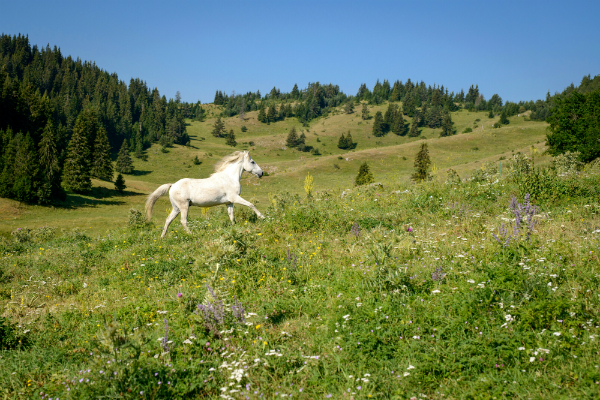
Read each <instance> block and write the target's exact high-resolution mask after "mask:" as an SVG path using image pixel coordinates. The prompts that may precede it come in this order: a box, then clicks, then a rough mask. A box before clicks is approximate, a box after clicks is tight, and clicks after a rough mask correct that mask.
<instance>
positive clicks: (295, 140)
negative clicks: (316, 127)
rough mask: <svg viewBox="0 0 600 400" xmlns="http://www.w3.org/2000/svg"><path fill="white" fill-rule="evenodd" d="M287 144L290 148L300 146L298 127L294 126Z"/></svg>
mask: <svg viewBox="0 0 600 400" xmlns="http://www.w3.org/2000/svg"><path fill="white" fill-rule="evenodd" d="M285 144H286V146H287V147H289V148H294V147H296V146H298V133H297V132H296V127H294V126H292V129H291V130H290V133H288V136H287V139H286V141H285Z"/></svg>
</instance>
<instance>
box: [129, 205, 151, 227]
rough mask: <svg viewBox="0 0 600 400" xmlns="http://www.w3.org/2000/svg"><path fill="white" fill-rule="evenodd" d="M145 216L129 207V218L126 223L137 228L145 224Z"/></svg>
mask: <svg viewBox="0 0 600 400" xmlns="http://www.w3.org/2000/svg"><path fill="white" fill-rule="evenodd" d="M146 223H147V221H146V217H145V216H144V214H143V213H142V212H141V211H140V210H137V209H135V208H130V209H129V220H128V221H127V225H129V227H131V228H139V227H142V226H144V225H146Z"/></svg>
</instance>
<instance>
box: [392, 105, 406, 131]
mask: <svg viewBox="0 0 600 400" xmlns="http://www.w3.org/2000/svg"><path fill="white" fill-rule="evenodd" d="M392 132H394V134H396V135H399V136H404V135H406V126H405V125H404V117H403V116H402V112H400V111H398V112H397V113H396V118H394V122H393V123H392Z"/></svg>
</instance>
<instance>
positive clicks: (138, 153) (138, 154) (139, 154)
mask: <svg viewBox="0 0 600 400" xmlns="http://www.w3.org/2000/svg"><path fill="white" fill-rule="evenodd" d="M133 155H134V156H135V158H139V159H140V160H144V161H146V160H147V157H146V155H145V154H144V147H143V145H142V142H137V143H136V145H135V153H133Z"/></svg>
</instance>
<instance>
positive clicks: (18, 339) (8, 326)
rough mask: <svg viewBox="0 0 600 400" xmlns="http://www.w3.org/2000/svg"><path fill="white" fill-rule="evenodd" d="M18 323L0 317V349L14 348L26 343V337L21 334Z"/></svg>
mask: <svg viewBox="0 0 600 400" xmlns="http://www.w3.org/2000/svg"><path fill="white" fill-rule="evenodd" d="M17 329H18V328H17V326H16V324H12V323H11V322H10V320H8V319H7V318H4V317H0V350H14V349H16V348H17V347H20V346H23V345H25V344H26V341H25V337H23V336H22V335H20V334H19V332H18V331H17Z"/></svg>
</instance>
